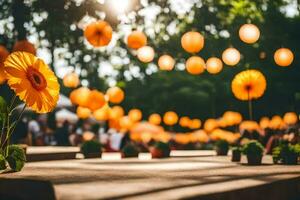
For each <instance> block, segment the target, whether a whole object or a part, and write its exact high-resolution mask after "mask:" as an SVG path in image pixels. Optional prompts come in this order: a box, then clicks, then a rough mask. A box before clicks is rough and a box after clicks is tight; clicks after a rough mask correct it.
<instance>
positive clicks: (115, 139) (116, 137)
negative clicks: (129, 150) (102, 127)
mask: <svg viewBox="0 0 300 200" xmlns="http://www.w3.org/2000/svg"><path fill="white" fill-rule="evenodd" d="M108 133H110V137H109V144H110V145H109V146H110V148H111V150H112V151H119V150H120V147H121V141H122V137H123V136H122V135H121V134H120V133H118V132H117V130H115V129H109V130H108Z"/></svg>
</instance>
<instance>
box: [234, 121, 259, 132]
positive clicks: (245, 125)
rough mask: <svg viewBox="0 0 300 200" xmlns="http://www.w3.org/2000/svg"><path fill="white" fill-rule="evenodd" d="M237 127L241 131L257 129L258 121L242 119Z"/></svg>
mask: <svg viewBox="0 0 300 200" xmlns="http://www.w3.org/2000/svg"><path fill="white" fill-rule="evenodd" d="M239 128H240V130H241V131H243V130H247V131H258V130H259V129H260V127H259V125H258V123H257V122H256V121H251V120H248V121H243V122H242V123H241V124H240V127H239Z"/></svg>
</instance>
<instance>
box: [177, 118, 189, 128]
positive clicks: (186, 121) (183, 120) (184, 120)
mask: <svg viewBox="0 0 300 200" xmlns="http://www.w3.org/2000/svg"><path fill="white" fill-rule="evenodd" d="M190 121H191V120H190V118H189V117H186V116H184V117H180V119H179V125H180V126H182V127H188V126H189V124H190V123H191V122H190Z"/></svg>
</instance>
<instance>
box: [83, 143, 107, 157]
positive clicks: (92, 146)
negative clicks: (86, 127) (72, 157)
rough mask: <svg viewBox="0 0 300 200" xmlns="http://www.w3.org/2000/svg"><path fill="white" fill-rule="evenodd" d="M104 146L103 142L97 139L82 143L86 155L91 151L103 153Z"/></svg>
mask: <svg viewBox="0 0 300 200" xmlns="http://www.w3.org/2000/svg"><path fill="white" fill-rule="evenodd" d="M101 151H102V146H101V143H100V142H98V141H95V140H91V141H86V142H84V143H83V144H82V145H81V152H82V153H83V154H84V155H87V154H89V153H99V154H100V153H101Z"/></svg>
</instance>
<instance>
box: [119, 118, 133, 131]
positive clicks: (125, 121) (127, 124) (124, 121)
mask: <svg viewBox="0 0 300 200" xmlns="http://www.w3.org/2000/svg"><path fill="white" fill-rule="evenodd" d="M119 122H120V127H121V128H122V129H125V130H129V129H131V127H132V126H133V124H134V122H133V121H132V120H131V119H130V118H129V116H123V117H121V118H120V121H119Z"/></svg>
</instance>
